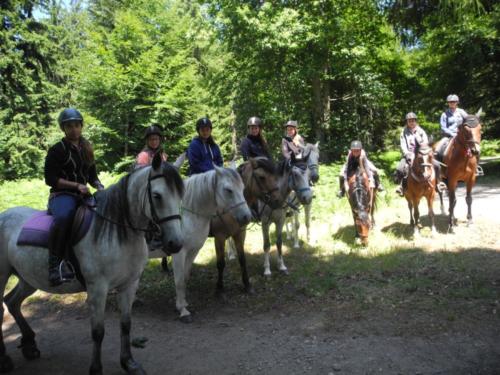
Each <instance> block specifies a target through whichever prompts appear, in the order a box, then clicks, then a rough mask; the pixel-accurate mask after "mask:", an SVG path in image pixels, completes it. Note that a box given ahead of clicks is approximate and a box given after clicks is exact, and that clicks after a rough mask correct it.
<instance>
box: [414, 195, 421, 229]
mask: <svg viewBox="0 0 500 375" xmlns="http://www.w3.org/2000/svg"><path fill="white" fill-rule="evenodd" d="M419 203H420V202H418V201H417V199H415V200H414V201H413V218H414V220H415V221H414V227H413V236H414V237H420V228H419V227H418V225H419V224H420V223H419V221H420V211H419V210H418V205H419Z"/></svg>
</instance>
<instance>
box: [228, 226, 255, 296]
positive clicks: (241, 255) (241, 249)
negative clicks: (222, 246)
mask: <svg viewBox="0 0 500 375" xmlns="http://www.w3.org/2000/svg"><path fill="white" fill-rule="evenodd" d="M245 237H246V228H245V229H243V230H241V231H240V232H239V233H237V234H236V235H234V236H233V239H234V243H235V244H236V250H237V252H238V262H239V263H240V270H241V280H242V281H243V286H244V287H245V292H247V293H253V289H252V286H251V285H250V279H249V278H248V271H247V259H246V257H245V246H244V244H245Z"/></svg>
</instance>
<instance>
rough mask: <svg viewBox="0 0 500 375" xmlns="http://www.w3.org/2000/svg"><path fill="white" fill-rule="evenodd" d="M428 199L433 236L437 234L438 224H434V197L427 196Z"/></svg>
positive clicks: (431, 195)
mask: <svg viewBox="0 0 500 375" xmlns="http://www.w3.org/2000/svg"><path fill="white" fill-rule="evenodd" d="M426 198H427V208H428V213H429V218H430V219H431V233H432V235H435V234H436V224H435V222H434V209H433V208H432V205H433V201H434V199H433V198H434V195H433V194H430V195H427V196H426Z"/></svg>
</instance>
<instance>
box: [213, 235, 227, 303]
mask: <svg viewBox="0 0 500 375" xmlns="http://www.w3.org/2000/svg"><path fill="white" fill-rule="evenodd" d="M224 245H225V239H224V238H223V237H222V236H219V237H215V254H216V255H217V272H218V277H217V289H216V291H217V293H220V292H222V291H224V268H225V267H226V260H225V257H224V247H225V246H224Z"/></svg>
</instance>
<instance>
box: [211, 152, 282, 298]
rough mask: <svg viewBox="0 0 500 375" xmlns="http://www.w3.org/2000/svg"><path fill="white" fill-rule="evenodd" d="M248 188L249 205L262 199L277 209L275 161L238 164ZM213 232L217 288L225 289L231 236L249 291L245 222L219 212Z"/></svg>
mask: <svg viewBox="0 0 500 375" xmlns="http://www.w3.org/2000/svg"><path fill="white" fill-rule="evenodd" d="M238 172H239V173H240V175H241V178H242V180H243V184H244V185H245V190H244V191H243V194H244V196H245V199H246V201H247V204H248V205H249V206H254V204H255V203H256V202H257V199H259V200H260V201H261V202H263V203H264V204H265V205H268V206H270V207H271V208H273V209H275V208H278V207H279V206H280V204H281V196H280V192H279V190H278V176H277V172H276V168H275V165H274V163H273V162H272V161H270V160H269V159H266V158H263V157H258V158H253V159H250V160H249V161H247V162H245V163H243V164H242V165H240V167H239V168H238ZM210 233H211V235H213V236H214V239H215V251H216V254H217V270H218V272H219V275H218V279H217V292H218V293H221V292H223V291H224V280H223V276H224V268H225V266H226V261H225V258H224V249H225V242H226V239H227V238H229V237H232V238H233V240H234V243H235V245H236V250H237V253H238V261H239V263H240V268H241V278H242V280H243V285H244V287H245V291H246V292H251V291H252V288H251V286H250V282H249V279H248V272H247V266H246V259H245V248H244V243H245V236H246V225H245V226H243V227H241V226H240V225H239V224H238V222H237V221H236V220H235V219H234V217H233V216H232V215H231V214H224V215H218V216H216V217H214V218H213V219H212V220H211V222H210Z"/></svg>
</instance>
